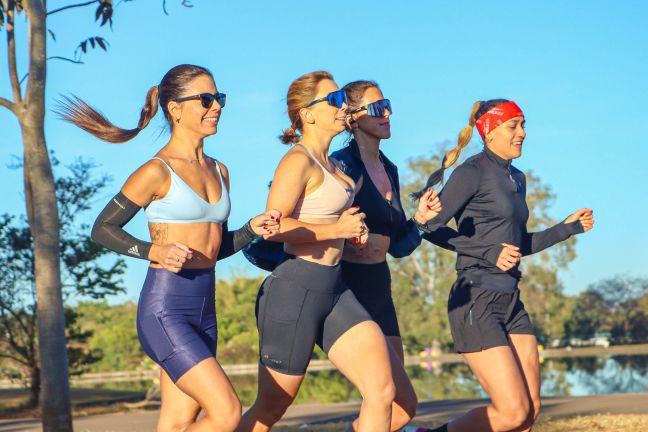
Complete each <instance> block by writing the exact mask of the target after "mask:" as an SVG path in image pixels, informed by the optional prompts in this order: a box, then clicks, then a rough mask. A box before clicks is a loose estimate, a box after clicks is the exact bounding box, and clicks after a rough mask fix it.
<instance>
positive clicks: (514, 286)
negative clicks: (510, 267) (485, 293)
mask: <svg viewBox="0 0 648 432" xmlns="http://www.w3.org/2000/svg"><path fill="white" fill-rule="evenodd" d="M460 279H464V280H467V281H470V285H471V286H473V287H476V288H483V289H488V290H493V291H500V292H505V293H513V292H515V291H518V290H519V288H518V283H519V280H518V279H517V278H515V277H514V276H512V275H510V274H508V273H489V272H487V271H484V270H479V269H470V270H463V271H460V272H457V280H460Z"/></svg>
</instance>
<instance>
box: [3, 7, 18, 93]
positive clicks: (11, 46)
mask: <svg viewBox="0 0 648 432" xmlns="http://www.w3.org/2000/svg"><path fill="white" fill-rule="evenodd" d="M14 12H15V9H14V8H10V9H8V10H7V57H9V78H10V79H11V89H12V90H13V97H14V102H15V103H20V102H22V95H21V94H20V82H19V81H18V66H17V65H16V39H15V38H14Z"/></svg>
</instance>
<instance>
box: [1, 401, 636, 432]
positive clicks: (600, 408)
mask: <svg viewBox="0 0 648 432" xmlns="http://www.w3.org/2000/svg"><path fill="white" fill-rule="evenodd" d="M483 404H484V401H479V400H477V401H474V400H469V401H460V400H458V401H432V402H422V403H420V404H419V408H418V415H417V416H416V420H419V421H423V420H425V421H430V420H446V419H449V418H452V417H454V416H455V415H457V414H461V413H463V412H465V411H467V410H469V409H471V408H474V407H477V406H481V405H483ZM357 409H358V404H327V405H297V406H294V407H291V408H290V410H289V411H288V413H287V415H286V418H285V419H284V420H283V421H282V422H281V425H286V426H289V425H304V424H327V423H333V424H334V423H336V422H345V421H348V420H349V419H351V418H353V415H354V414H355V413H356V412H357ZM605 413H610V414H648V394H623V395H598V396H584V397H558V398H545V399H543V410H542V413H541V414H540V415H541V417H545V418H547V417H551V418H559V417H569V416H575V415H588V414H605ZM157 416H158V412H157V411H151V412H141V413H124V414H106V415H94V416H87V417H78V418H76V419H75V420H74V430H75V431H76V432H150V431H153V430H155V422H156V420H157ZM304 430H305V431H307V430H308V427H307V426H306V427H305V428H304ZM9 431H12V432H14V431H15V432H39V431H41V426H40V423H39V421H38V420H31V419H30V420H2V421H0V432H9Z"/></svg>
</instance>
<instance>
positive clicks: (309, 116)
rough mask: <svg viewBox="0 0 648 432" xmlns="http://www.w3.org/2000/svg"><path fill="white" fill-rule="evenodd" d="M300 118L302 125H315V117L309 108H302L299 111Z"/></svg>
mask: <svg viewBox="0 0 648 432" xmlns="http://www.w3.org/2000/svg"><path fill="white" fill-rule="evenodd" d="M299 117H300V118H301V120H302V123H304V124H306V123H308V124H314V123H315V116H314V115H313V113H312V112H311V110H309V109H308V108H302V109H300V110H299Z"/></svg>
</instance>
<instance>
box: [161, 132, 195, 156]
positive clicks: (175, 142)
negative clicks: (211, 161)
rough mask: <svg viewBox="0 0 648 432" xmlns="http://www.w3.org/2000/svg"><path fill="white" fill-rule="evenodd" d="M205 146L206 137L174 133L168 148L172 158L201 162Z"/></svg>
mask: <svg viewBox="0 0 648 432" xmlns="http://www.w3.org/2000/svg"><path fill="white" fill-rule="evenodd" d="M203 146H204V137H198V136H196V135H195V134H189V133H182V132H179V131H178V132H176V131H173V133H172V134H171V140H169V144H167V145H166V148H167V150H168V151H169V153H170V156H173V157H178V158H182V159H188V160H201V159H202V158H203V156H204V153H203Z"/></svg>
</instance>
